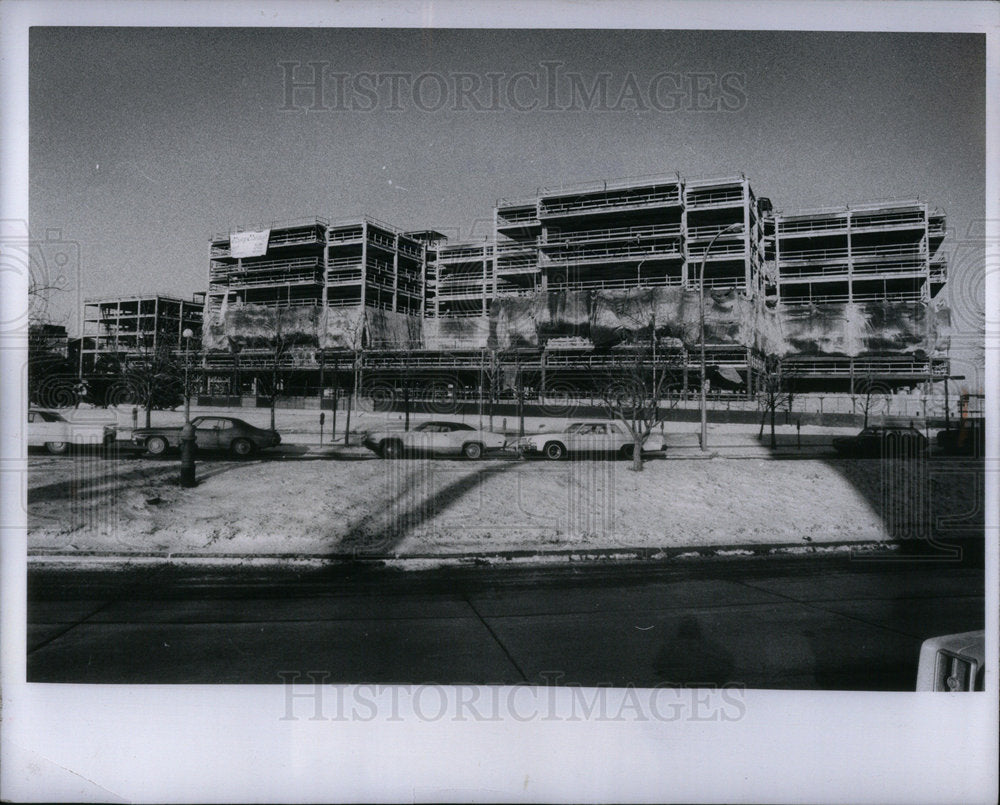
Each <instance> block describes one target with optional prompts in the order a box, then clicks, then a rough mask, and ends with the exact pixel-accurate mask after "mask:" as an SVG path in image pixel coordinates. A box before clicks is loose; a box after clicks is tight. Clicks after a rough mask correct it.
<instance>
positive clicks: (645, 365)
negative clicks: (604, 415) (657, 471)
mask: <svg viewBox="0 0 1000 805" xmlns="http://www.w3.org/2000/svg"><path fill="white" fill-rule="evenodd" d="M681 356H682V351H681V349H679V348H678V347H675V346H673V345H672V344H671V345H669V346H666V345H663V346H661V347H660V348H659V349H658V350H657V354H656V356H655V357H654V355H653V345H652V343H651V342H649V341H642V340H639V341H637V342H633V343H632V344H630V345H628V346H627V347H624V348H622V349H621V351H620V353H619V355H618V356H617V358H616V359H615V360H613V361H612V362H611V363H610V365H609V367H608V370H607V375H608V377H607V382H606V383H605V384H604V386H603V388H602V393H601V401H602V403H603V405H604V408H605V410H606V411H607V412H608V416H609V418H611V419H615V420H618V421H619V422H621V423H622V424H623V425H624V426H625V428H626V430H628V432H629V435H630V436H631V437H632V444H633V448H632V469H633V470H634V471H636V472H641V471H642V468H643V460H642V446H643V445H644V444H645V442H646V440H647V439H648V438H649V436H650V435H651V434H652V432H653V430H654V429H655V428H656V426H657V425H659V424H660V422H661V421H662V410H661V408H660V405H661V400H662V398H663V393H664V391H665V390H666V389H667V388H670V387H671V386H673V385H674V384H675V383H676V381H677V373H678V372H679V371H680V366H681V360H682V358H681Z"/></svg>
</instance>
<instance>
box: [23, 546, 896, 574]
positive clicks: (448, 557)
mask: <svg viewBox="0 0 1000 805" xmlns="http://www.w3.org/2000/svg"><path fill="white" fill-rule="evenodd" d="M899 550H900V545H899V543H890V542H876V541H871V542H825V543H819V544H809V545H801V544H782V543H777V544H774V543H772V544H761V545H717V546H681V547H676V548H599V549H591V550H581V549H578V548H564V549H559V550H552V551H532V550H509V551H492V552H490V551H485V552H480V553H450V554H430V553H425V554H410V555H407V556H392V555H380V554H370V555H364V554H269V555H253V554H216V555H214V556H212V555H204V554H181V553H170V554H158V553H152V552H150V553H129V554H101V553H91V552H79V553H56V552H53V553H44V552H31V551H29V552H28V565H29V567H34V568H46V569H52V568H55V567H63V568H67V569H74V570H79V569H85V568H87V567H94V568H98V567H108V566H110V565H123V564H124V565H131V566H135V565H143V566H156V565H187V566H198V565H203V566H214V567H218V566H224V567H239V566H269V565H298V566H303V565H304V566H330V565H356V566H372V567H374V566H385V567H395V568H400V569H403V570H411V569H412V570H418V569H422V568H425V567H428V566H469V565H505V564H515V563H516V564H551V563H555V562H560V563H565V564H576V563H592V562H637V561H645V562H674V561H687V560H698V559H733V558H747V557H751V556H754V557H767V556H799V557H801V556H808V555H829V554H834V553H863V554H866V555H890V554H895V553H897V552H898V551H899Z"/></svg>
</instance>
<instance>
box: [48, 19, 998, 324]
mask: <svg viewBox="0 0 1000 805" xmlns="http://www.w3.org/2000/svg"><path fill="white" fill-rule="evenodd" d="M984 56H985V42H984V38H983V37H982V36H979V35H972V34H969V35H940V34H867V33H844V34H838V33H816V34H803V33H753V32H660V31H455V30H405V31H397V30H329V29H324V30H290V29H271V30H248V29H200V30H194V29H134V28H132V29H72V30H70V29H57V28H34V29H33V31H32V37H31V96H30V104H31V110H30V126H31V129H30V146H31V226H32V231H33V234H34V235H35V236H36V237H43V236H44V234H45V231H46V230H51V229H58V230H61V235H62V238H63V239H64V240H67V241H72V242H75V243H79V247H80V255H81V269H80V274H81V285H82V293H83V296H84V297H92V296H103V295H109V294H110V295H116V294H123V293H145V292H157V291H158V292H164V293H172V294H179V295H185V296H187V295H189V294H190V293H191V292H192V291H194V290H203V289H204V288H205V286H206V282H207V280H206V274H207V262H208V258H207V253H208V240H209V238H210V237H211V235H212V234H213V233H214V232H219V231H226V230H228V229H229V228H230V227H232V226H234V225H237V224H240V225H250V224H254V223H256V222H268V221H272V220H285V219H290V218H296V217H304V216H310V215H318V216H322V217H327V218H342V217H349V216H352V215H355V214H358V213H361V212H367V213H369V214H371V215H374V216H376V217H378V218H381V219H383V220H386V221H388V222H389V223H392V224H394V225H396V226H399V227H401V228H405V229H411V228H412V229H416V228H425V227H431V228H437V229H441V230H443V231H447V232H449V233H450V234H452V235H455V236H459V237H462V238H467V237H482V236H485V235H488V234H489V224H488V223H487V222H488V221H489V220H490V219H491V217H492V208H493V205H494V203H495V201H496V199H497V197H500V196H520V195H530V194H532V193H533V192H534V191H535V190H536V188H537V187H538V186H540V185H551V184H561V183H570V182H577V181H586V180H590V179H605V178H613V177H620V176H635V175H645V174H653V173H668V172H673V171H678V172H680V173H681V174H682V175H683V176H685V177H689V178H696V177H701V176H717V175H727V174H734V173H736V174H738V173H745V174H746V176H747V177H748V178H749V179H750V181H751V184H752V186H753V187H754V190H755V192H756V193H757V194H758V195H763V196H768V197H770V198H771V199H772V200H773V202H774V205H775V208H776V209H779V210H789V211H790V210H794V209H796V208H799V207H815V206H831V205H842V204H847V203H852V202H862V201H868V200H874V199H880V198H889V197H904V198H913V197H919V198H921V199H924V200H926V201H928V202H930V203H931V204H932V205H934V206H939V207H941V208H942V209H943V210H944V211H945V212H946V214H947V216H948V224H949V229H950V231H951V236H950V238H949V246H950V248H951V249H953V250H956V259H955V261H954V263H953V272H952V275H953V276H952V285H953V297H954V299H953V307H954V308H955V313H956V316H955V324H956V327H957V329H958V330H959V331H960V332H964V333H966V334H968V335H969V336H970V338H974V337H975V331H976V329H977V328H978V327H980V326H981V313H978V312H976V311H973V309H972V308H973V307H975V306H976V305H975V303H974V301H973V300H974V297H977V296H981V294H982V288H983V282H982V278H981V274H982V262H981V258H979V259H976V257H975V254H979V255H981V252H982V248H981V241H980V243H979V244H978V245H976V244H974V243H973V244H970V243H969V242H968V239H967V233H968V231H969V227H970V226H971V225H974V223H975V222H977V221H981V220H982V218H983V214H984V213H983V196H984V192H985V190H984V137H985V114H984V105H985V95H984V93H985V75H984V70H985V66H984V65H985V63H984ZM283 62H285V63H292V65H294V66H290V65H288V64H285V66H282V63H283ZM309 62H322V63H324V64H323V65H319V67H320V69H321V70H322V71H323V76H324V82H323V97H322V98H319V99H317V97H316V94H315V93H314V91H313V90H312V89H310V88H303V89H298V90H294V92H293V93H292V94H291V95H289V93H288V91H287V86H286V79H287V78H288V77H289V76H291V77H292V78H293V79H294V80H296V81H299V82H304V81H308V80H309V79H310V78H312V77H313V75H314V69H315V68H314V67H313V66H310V65H309V64H308V63H309ZM695 87H697V88H698V89H699V90H700V92H699V91H696V90H695ZM602 88H604V89H605V92H604V93H603V94H602V92H601V89H602ZM463 90H464V91H465V94H464V95H463ZM442 91H443V93H444V94H443V95H442V94H441V93H442ZM588 96H589V97H588ZM320 103H321V104H322V105H325V106H326V107H328V108H327V109H315V108H308V107H315V106H317V105H319V104H320ZM66 296H67V297H68V296H69V295H66ZM54 305H55V307H56V308H59V307H61V306H62V307H64V308H65V310H66V315H69V313H70V311H71V309H72V306H73V302H72V301H71V300H69V299H68V298H67V299H66V300H65V302H62V301H56V302H55V303H54ZM979 306H980V307H981V302H980V303H979ZM70 329H71V332H73V331H74V330H75V321H72V320H71V321H70ZM960 337H961V336H960Z"/></svg>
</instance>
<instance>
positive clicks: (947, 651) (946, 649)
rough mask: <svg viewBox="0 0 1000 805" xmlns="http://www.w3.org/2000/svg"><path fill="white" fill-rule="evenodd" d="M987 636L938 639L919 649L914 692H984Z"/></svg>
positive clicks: (981, 633) (964, 634)
mask: <svg viewBox="0 0 1000 805" xmlns="http://www.w3.org/2000/svg"><path fill="white" fill-rule="evenodd" d="M985 666H986V632H985V631H983V630H982V629H980V630H979V631H976V632H962V633H961V634H950V635H941V636H940V637H931V638H928V639H927V640H925V641H924V642H923V643H922V644H921V646H920V659H919V662H918V665H917V690H922V691H927V690H936V691H949V692H958V691H970V690H973V691H974V690H986V676H985V675H986V668H985Z"/></svg>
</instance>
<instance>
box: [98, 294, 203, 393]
mask: <svg viewBox="0 0 1000 805" xmlns="http://www.w3.org/2000/svg"><path fill="white" fill-rule="evenodd" d="M204 306H205V294H204V292H198V293H195V294H194V295H193V297H192V298H191V299H181V298H179V297H175V296H164V295H160V294H150V295H146V296H120V297H113V298H108V299H87V300H86V301H85V302H84V307H83V327H82V333H81V339H80V354H79V362H80V365H79V372H80V375H81V376H86V375H90V374H92V373H94V372H95V371H98V370H99V369H100V367H101V363H102V362H103V361H113V362H115V363H117V362H118V361H121V360H124V359H128V358H130V357H144V356H148V355H150V354H153V353H155V352H156V351H157V350H160V349H169V350H178V349H183V348H184V346H185V339H184V331H185V330H190V331H191V333H192V335H191V336H190V337H189V339H188V342H189V344H190V347H191V349H192V350H194V349H197V348H198V347H199V345H200V344H201V339H202V334H201V326H202V314H203V309H204Z"/></svg>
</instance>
